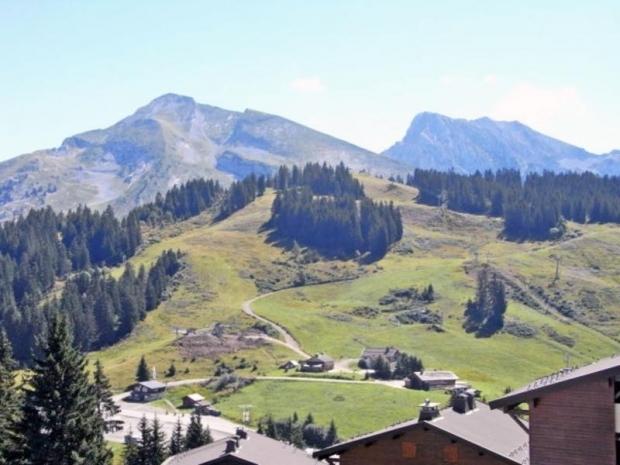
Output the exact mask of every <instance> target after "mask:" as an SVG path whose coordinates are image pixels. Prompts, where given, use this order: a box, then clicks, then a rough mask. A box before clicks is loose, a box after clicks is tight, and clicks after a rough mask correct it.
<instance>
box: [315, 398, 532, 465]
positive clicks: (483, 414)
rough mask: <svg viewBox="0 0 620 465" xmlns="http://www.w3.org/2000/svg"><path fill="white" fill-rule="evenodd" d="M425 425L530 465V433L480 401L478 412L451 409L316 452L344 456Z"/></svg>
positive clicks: (477, 406) (504, 457) (476, 410)
mask: <svg viewBox="0 0 620 465" xmlns="http://www.w3.org/2000/svg"><path fill="white" fill-rule="evenodd" d="M421 426H427V427H431V428H433V429H435V430H437V431H441V432H443V433H446V434H448V435H450V436H451V437H453V438H455V439H460V440H462V441H465V442H467V443H469V444H471V445H472V446H474V447H479V448H480V449H483V450H485V451H487V452H488V453H491V454H493V455H495V456H498V457H500V458H502V459H504V460H505V461H506V462H508V463H516V464H521V465H527V464H528V463H529V446H528V435H527V433H526V432H525V431H524V430H523V429H522V428H521V427H520V426H519V425H518V424H517V423H516V422H515V421H514V420H513V419H512V418H510V416H509V415H507V414H505V413H502V412H500V411H497V410H491V409H490V408H489V406H488V405H486V404H483V403H481V402H478V403H477V405H476V409H475V410H473V411H470V412H468V413H465V414H462V413H458V412H455V411H454V410H452V409H451V408H448V409H444V410H442V411H441V416H440V417H439V418H436V419H434V420H431V421H417V420H411V421H407V422H404V423H399V424H396V425H394V426H391V427H389V428H386V429H383V430H379V431H376V432H374V433H370V434H367V435H365V436H361V437H358V438H355V439H352V440H350V441H346V442H342V443H340V444H336V445H334V446H331V447H328V448H326V449H323V450H320V451H318V452H315V453H314V456H315V457H316V458H319V459H324V458H327V457H330V456H332V455H337V454H340V453H342V452H344V451H346V450H347V449H349V448H351V447H352V446H355V445H357V444H364V443H367V442H369V441H374V440H376V439H379V438H381V437H383V436H390V435H394V434H397V433H403V432H406V431H409V430H412V429H414V428H418V427H421Z"/></svg>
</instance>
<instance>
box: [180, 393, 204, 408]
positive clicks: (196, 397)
mask: <svg viewBox="0 0 620 465" xmlns="http://www.w3.org/2000/svg"><path fill="white" fill-rule="evenodd" d="M204 400H205V398H204V397H203V396H201V395H200V394H198V393H194V394H188V395H186V396H185V397H183V400H182V402H183V408H196V406H197V405H198V404H200V402H203V401H204Z"/></svg>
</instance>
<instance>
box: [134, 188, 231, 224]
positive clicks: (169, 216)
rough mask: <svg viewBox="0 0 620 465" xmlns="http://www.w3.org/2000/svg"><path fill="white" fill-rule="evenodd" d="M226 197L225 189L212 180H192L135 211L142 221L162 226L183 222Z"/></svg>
mask: <svg viewBox="0 0 620 465" xmlns="http://www.w3.org/2000/svg"><path fill="white" fill-rule="evenodd" d="M223 195H224V189H223V188H222V186H221V185H220V184H219V183H218V182H217V181H213V180H211V179H209V180H207V179H203V178H199V179H192V180H190V181H187V182H185V183H183V184H180V185H177V186H174V187H173V188H172V189H170V190H169V191H168V192H166V193H165V195H164V194H161V193H157V195H156V196H155V200H154V201H153V202H149V203H146V204H144V205H141V206H139V207H136V208H135V209H134V210H133V211H134V213H135V215H136V217H137V218H138V219H139V220H140V221H144V222H145V223H148V224H150V225H153V226H154V225H161V224H165V223H172V222H174V221H182V220H186V219H188V218H191V217H192V216H196V215H199V214H200V213H202V212H203V211H205V210H207V209H208V208H211V207H212V206H214V205H215V204H216V203H217V201H218V200H220V199H221V198H222V197H223Z"/></svg>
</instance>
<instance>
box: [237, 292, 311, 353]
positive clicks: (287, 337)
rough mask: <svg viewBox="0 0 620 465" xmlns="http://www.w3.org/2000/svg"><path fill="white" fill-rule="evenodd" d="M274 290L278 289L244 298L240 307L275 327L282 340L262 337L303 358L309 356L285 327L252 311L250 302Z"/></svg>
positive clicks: (266, 295)
mask: <svg viewBox="0 0 620 465" xmlns="http://www.w3.org/2000/svg"><path fill="white" fill-rule="evenodd" d="M276 292H279V291H274V292H268V293H267V294H262V295H259V296H257V297H254V298H252V299H250V300H246V301H245V302H243V304H241V309H242V310H243V312H244V313H245V314H246V315H249V316H251V317H252V318H254V319H256V320H258V321H262V322H263V323H267V324H268V325H270V326H271V327H272V328H273V329H275V330H276V331H277V332H278V334H280V336H282V339H283V340H279V339H275V338H273V337H269V336H263V337H262V339H265V340H268V341H270V342H274V343H276V344H280V345H282V346H284V347H288V348H289V349H291V350H292V351H293V352H295V353H297V354H299V355H301V356H302V357H303V358H310V354H308V353H306V352H304V351H303V350H302V348H301V346H300V345H299V342H297V340H296V339H295V338H294V337H293V335H292V334H291V333H289V332H288V331H287V330H286V329H284V328H283V327H282V326H280V325H278V324H276V323H274V322H273V321H271V320H268V319H267V318H263V317H262V316H259V315H257V314H256V313H254V310H253V309H252V304H253V303H254V302H256V301H257V300H260V299H263V298H265V297H268V296H270V295H273V294H275V293H276Z"/></svg>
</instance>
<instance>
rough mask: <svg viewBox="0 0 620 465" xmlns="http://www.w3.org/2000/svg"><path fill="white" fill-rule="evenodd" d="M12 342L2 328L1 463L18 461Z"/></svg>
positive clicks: (18, 409) (16, 405)
mask: <svg viewBox="0 0 620 465" xmlns="http://www.w3.org/2000/svg"><path fill="white" fill-rule="evenodd" d="M15 368H16V364H15V362H14V361H13V355H12V349H11V343H10V342H9V339H8V337H7V336H6V333H5V331H4V329H3V328H2V329H0V432H2V433H1V434H0V465H9V464H11V463H16V461H17V449H18V444H19V443H20V438H19V436H18V435H17V425H18V422H19V416H20V402H21V399H20V396H19V394H18V392H17V389H16V387H15V375H14V374H13V373H14V370H15Z"/></svg>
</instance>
